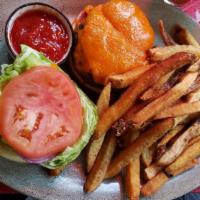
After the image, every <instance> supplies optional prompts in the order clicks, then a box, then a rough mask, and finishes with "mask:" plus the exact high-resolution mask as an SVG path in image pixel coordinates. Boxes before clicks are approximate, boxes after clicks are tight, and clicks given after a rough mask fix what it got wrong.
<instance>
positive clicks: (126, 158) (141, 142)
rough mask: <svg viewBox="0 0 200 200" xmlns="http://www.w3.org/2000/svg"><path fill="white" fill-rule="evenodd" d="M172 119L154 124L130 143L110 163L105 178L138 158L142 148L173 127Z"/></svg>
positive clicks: (115, 173) (173, 121)
mask: <svg viewBox="0 0 200 200" xmlns="http://www.w3.org/2000/svg"><path fill="white" fill-rule="evenodd" d="M174 123H175V120H174V119H171V118H170V119H165V120H163V121H160V122H158V123H156V124H154V125H153V126H152V127H150V128H149V129H147V130H146V131H144V133H143V134H140V136H139V137H138V138H137V139H136V140H135V141H134V142H133V143H131V144H130V145H129V146H128V147H127V148H125V149H124V150H123V151H121V152H120V153H119V154H118V155H117V156H116V157H115V158H114V159H113V160H112V161H111V163H110V165H109V168H108V171H107V174H106V178H111V177H113V176H115V175H117V174H118V173H119V172H120V171H121V170H122V169H123V168H124V167H126V166H127V165H128V164H129V163H130V162H131V161H134V160H135V159H137V158H139V156H140V155H141V153H142V151H143V150H144V148H148V147H150V146H151V145H153V143H155V142H156V141H157V140H158V139H160V138H161V137H162V136H163V135H164V134H165V133H166V132H168V131H169V130H170V129H171V128H172V127H173V126H174Z"/></svg>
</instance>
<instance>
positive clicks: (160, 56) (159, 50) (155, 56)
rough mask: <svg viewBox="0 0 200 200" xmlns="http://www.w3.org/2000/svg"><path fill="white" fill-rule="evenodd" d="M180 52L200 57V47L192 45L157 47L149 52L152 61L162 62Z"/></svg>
mask: <svg viewBox="0 0 200 200" xmlns="http://www.w3.org/2000/svg"><path fill="white" fill-rule="evenodd" d="M180 52H187V53H191V54H193V55H196V56H197V57H200V47H194V46H192V45H174V46H167V47H156V48H153V49H150V50H149V51H148V53H149V57H150V60H151V61H161V60H164V59H167V58H169V57H170V56H172V55H174V54H176V53H180Z"/></svg>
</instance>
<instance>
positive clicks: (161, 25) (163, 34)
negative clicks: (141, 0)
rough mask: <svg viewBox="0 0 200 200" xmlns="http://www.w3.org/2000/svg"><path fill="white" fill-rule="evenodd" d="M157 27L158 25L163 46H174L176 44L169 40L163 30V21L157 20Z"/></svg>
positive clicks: (167, 34)
mask: <svg viewBox="0 0 200 200" xmlns="http://www.w3.org/2000/svg"><path fill="white" fill-rule="evenodd" d="M158 25H159V30H160V35H161V37H162V39H163V42H164V43H165V45H167V46H169V45H175V44H176V42H174V40H173V39H172V38H171V36H170V35H169V33H167V31H166V30H165V27H164V23H163V20H159V24H158Z"/></svg>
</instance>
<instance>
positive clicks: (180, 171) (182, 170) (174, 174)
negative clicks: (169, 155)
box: [169, 159, 198, 176]
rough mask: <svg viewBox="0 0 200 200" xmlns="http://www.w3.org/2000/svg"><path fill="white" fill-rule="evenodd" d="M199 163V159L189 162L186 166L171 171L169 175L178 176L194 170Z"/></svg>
mask: <svg viewBox="0 0 200 200" xmlns="http://www.w3.org/2000/svg"><path fill="white" fill-rule="evenodd" d="M197 163H198V161H197V159H193V160H190V161H188V162H187V163H186V164H185V165H184V166H179V168H178V169H176V170H172V171H170V174H169V175H172V176H177V175H179V174H181V173H183V172H185V171H187V170H189V169H191V168H193V167H194V166H195V165H196V164H197Z"/></svg>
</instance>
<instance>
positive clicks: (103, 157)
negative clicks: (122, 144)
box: [84, 132, 116, 192]
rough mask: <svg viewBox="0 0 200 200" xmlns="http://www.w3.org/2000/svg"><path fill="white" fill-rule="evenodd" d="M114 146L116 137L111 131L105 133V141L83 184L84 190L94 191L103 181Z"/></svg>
mask: <svg viewBox="0 0 200 200" xmlns="http://www.w3.org/2000/svg"><path fill="white" fill-rule="evenodd" d="M115 147H116V137H115V135H114V134H113V133H112V132H110V133H108V134H107V135H106V137H105V141H104V143H103V145H102V147H101V149H100V151H99V153H98V155H97V158H96V160H95V162H94V165H93V166H92V168H91V170H90V172H89V175H88V177H87V178H86V182H85V185H84V189H85V191H86V192H92V191H94V190H95V189H96V188H97V187H98V186H99V185H100V184H101V182H102V181H103V179H104V176H105V174H106V171H107V168H108V165H109V163H110V161H111V158H112V155H113V153H114V151H115Z"/></svg>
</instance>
